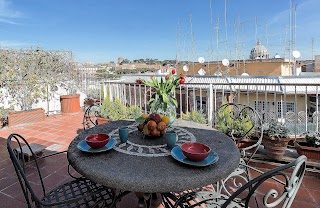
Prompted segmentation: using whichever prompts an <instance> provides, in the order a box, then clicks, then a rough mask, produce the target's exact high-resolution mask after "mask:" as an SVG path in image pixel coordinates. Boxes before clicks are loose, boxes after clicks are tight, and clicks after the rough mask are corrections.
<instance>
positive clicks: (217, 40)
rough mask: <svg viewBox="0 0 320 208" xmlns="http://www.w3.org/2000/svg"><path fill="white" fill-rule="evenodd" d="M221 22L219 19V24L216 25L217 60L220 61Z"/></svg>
mask: <svg viewBox="0 0 320 208" xmlns="http://www.w3.org/2000/svg"><path fill="white" fill-rule="evenodd" d="M219 21H220V18H219V17H218V18H217V23H216V28H215V29H216V38H217V39H216V48H217V60H220V56H219V55H220V53H219ZM218 66H220V62H218Z"/></svg>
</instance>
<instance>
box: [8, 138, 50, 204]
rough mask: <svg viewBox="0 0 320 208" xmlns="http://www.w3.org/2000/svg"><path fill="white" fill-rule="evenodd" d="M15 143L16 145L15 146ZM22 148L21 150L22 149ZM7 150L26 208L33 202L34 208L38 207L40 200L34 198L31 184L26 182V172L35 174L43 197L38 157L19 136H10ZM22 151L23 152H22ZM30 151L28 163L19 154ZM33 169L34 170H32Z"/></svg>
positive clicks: (23, 156)
mask: <svg viewBox="0 0 320 208" xmlns="http://www.w3.org/2000/svg"><path fill="white" fill-rule="evenodd" d="M15 142H16V144H15ZM14 146H17V148H14ZM22 147H23V149H22ZM7 149H8V152H9V155H10V159H11V161H12V164H13V167H14V169H15V172H16V174H17V177H18V180H19V183H20V185H21V188H22V191H23V194H24V196H25V199H26V201H27V204H28V207H31V204H33V202H34V203H35V204H36V206H37V207H38V206H40V200H39V198H38V197H37V196H36V194H35V192H34V191H33V189H32V186H31V184H30V183H29V181H28V179H27V178H28V177H27V171H32V172H35V170H36V173H33V174H36V177H38V178H39V180H40V184H41V188H42V192H43V196H44V195H45V193H46V192H45V188H44V184H43V180H42V176H41V173H40V169H39V165H38V159H37V158H38V156H37V155H36V154H35V153H34V152H33V150H32V148H31V147H30V145H29V144H28V142H27V141H26V140H25V139H24V138H23V137H22V136H21V135H19V134H10V135H9V137H8V139H7ZM22 150H24V151H22ZM26 151H30V153H31V155H32V156H31V160H30V162H28V163H27V162H25V155H24V154H21V153H23V152H26ZM34 167H35V168H34Z"/></svg>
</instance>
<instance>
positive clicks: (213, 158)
mask: <svg viewBox="0 0 320 208" xmlns="http://www.w3.org/2000/svg"><path fill="white" fill-rule="evenodd" d="M171 156H172V157H173V158H174V159H176V160H178V161H179V162H182V163H184V164H187V165H192V166H199V167H203V166H208V165H211V164H213V163H215V162H217V161H218V159H219V156H218V155H217V153H215V152H214V151H212V150H211V151H210V154H209V155H208V157H206V158H205V159H204V160H202V161H198V162H196V161H192V160H189V159H188V158H187V157H186V156H184V154H183V153H182V151H181V147H180V146H177V147H174V148H173V149H172V150H171Z"/></svg>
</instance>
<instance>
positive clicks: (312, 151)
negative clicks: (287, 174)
mask: <svg viewBox="0 0 320 208" xmlns="http://www.w3.org/2000/svg"><path fill="white" fill-rule="evenodd" d="M294 146H295V148H296V150H297V152H298V154H299V155H305V156H306V157H307V158H308V159H311V160H320V148H316V147H308V143H306V142H295V143H294Z"/></svg>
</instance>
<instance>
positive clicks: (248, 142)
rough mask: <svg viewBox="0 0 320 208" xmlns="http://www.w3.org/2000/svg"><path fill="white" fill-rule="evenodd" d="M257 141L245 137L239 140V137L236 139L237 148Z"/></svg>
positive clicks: (248, 145)
mask: <svg viewBox="0 0 320 208" xmlns="http://www.w3.org/2000/svg"><path fill="white" fill-rule="evenodd" d="M236 139H237V138H236ZM257 142H258V140H255V139H250V138H245V139H242V140H241V141H240V139H237V141H236V144H237V147H238V148H246V147H250V146H252V145H254V144H256V143H257Z"/></svg>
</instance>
